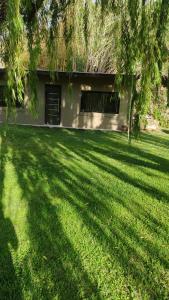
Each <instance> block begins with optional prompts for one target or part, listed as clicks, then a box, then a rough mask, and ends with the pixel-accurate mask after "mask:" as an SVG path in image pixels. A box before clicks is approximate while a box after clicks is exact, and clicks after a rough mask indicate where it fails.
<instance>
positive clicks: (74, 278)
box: [10, 133, 101, 300]
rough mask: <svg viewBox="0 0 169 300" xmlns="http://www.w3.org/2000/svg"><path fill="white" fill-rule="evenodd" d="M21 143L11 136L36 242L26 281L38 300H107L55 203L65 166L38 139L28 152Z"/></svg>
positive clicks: (25, 141)
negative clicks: (83, 261) (59, 172)
mask: <svg viewBox="0 0 169 300" xmlns="http://www.w3.org/2000/svg"><path fill="white" fill-rule="evenodd" d="M20 137H21V136H20ZM17 138H19V135H18V136H17ZM17 138H16V136H15V134H14V135H12V133H11V135H10V146H11V148H13V156H12V157H13V158H12V163H13V165H14V166H15V169H16V173H17V179H18V183H19V185H20V187H21V188H22V190H23V193H22V198H23V199H25V201H26V202H27V207H28V210H27V222H28V223H27V228H28V235H29V240H30V251H29V253H28V254H26V257H25V258H24V262H23V263H22V265H23V266H24V270H23V272H22V276H23V277H22V278H21V281H24V280H25V281H26V289H27V290H28V291H29V292H30V293H31V297H32V298H33V299H45V300H46V299H55V298H56V299H63V300H66V299H97V300H99V299H101V298H100V295H99V290H98V287H97V283H96V282H94V280H92V279H91V278H90V277H89V276H88V274H87V272H86V271H85V269H84V267H83V265H82V263H81V260H80V257H79V254H78V253H77V251H76V250H75V249H74V247H73V245H72V244H71V241H70V240H69V239H68V238H67V236H66V235H65V232H64V230H63V228H62V224H61V221H60V217H59V205H57V201H56V203H55V202H54V199H55V198H56V192H55V188H56V186H55V184H54V182H53V180H54V179H55V176H58V174H57V170H60V169H61V167H62V165H61V164H60V163H59V160H57V161H52V160H51V159H52V157H50V156H48V154H49V153H46V151H45V152H44V147H46V145H43V144H42V145H41V142H37V141H38V137H32V138H31V137H30V139H28V138H27V137H25V139H24V138H23V137H22V142H23V144H24V149H23V148H22V149H21V148H20V145H19V144H17V142H18V141H19V140H18V141H17ZM28 143H30V147H29V146H28ZM27 146H28V147H27ZM46 150H47V149H46ZM53 203H54V204H53ZM23 273H24V275H23ZM23 285H25V282H23Z"/></svg>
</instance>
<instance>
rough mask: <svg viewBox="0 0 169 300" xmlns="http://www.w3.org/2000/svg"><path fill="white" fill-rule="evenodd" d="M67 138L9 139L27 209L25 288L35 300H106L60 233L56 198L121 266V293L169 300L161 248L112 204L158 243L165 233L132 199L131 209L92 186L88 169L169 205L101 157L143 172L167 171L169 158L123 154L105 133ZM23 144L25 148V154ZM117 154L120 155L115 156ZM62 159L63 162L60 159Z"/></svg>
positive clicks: (22, 135)
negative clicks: (123, 283) (117, 207)
mask: <svg viewBox="0 0 169 300" xmlns="http://www.w3.org/2000/svg"><path fill="white" fill-rule="evenodd" d="M70 132H72V131H56V134H55V131H49V130H44V129H43V130H42V129H39V130H38V129H36V130H34V131H33V130H32V131H31V130H29V129H27V130H25V129H20V128H19V129H16V131H15V132H13V136H12V132H11V136H10V140H11V147H12V148H13V161H12V162H13V164H14V166H15V169H16V172H17V176H18V182H19V184H20V186H21V188H22V190H23V198H24V199H25V201H27V204H28V214H27V220H28V234H29V238H30V244H31V252H30V254H28V257H26V258H25V265H24V268H25V270H27V272H28V273H29V274H28V278H29V280H28V281H27V285H28V288H29V289H30V290H32V295H33V297H35V298H39V299H53V298H54V297H56V296H58V299H104V298H102V297H101V296H100V292H99V288H98V282H97V280H96V279H93V277H92V275H91V274H92V273H93V270H91V273H90V274H89V273H87V272H86V271H85V270H84V267H83V264H82V262H81V258H80V256H79V254H78V253H77V250H75V249H74V247H73V245H72V243H71V240H69V239H68V237H67V236H66V234H65V232H64V229H63V227H62V222H61V220H60V212H59V210H60V205H59V204H58V205H57V199H60V201H61V202H62V201H64V202H67V203H68V204H69V205H70V207H72V208H73V209H74V210H75V211H76V212H77V214H78V216H79V218H80V219H81V220H82V221H83V223H84V224H85V226H86V227H87V228H88V230H89V232H90V233H91V234H92V236H93V239H96V240H97V241H98V243H99V244H100V245H101V246H102V247H103V249H104V251H105V253H107V254H109V256H110V261H111V263H112V262H113V261H114V260H116V261H117V263H118V264H119V265H120V267H121V268H122V270H123V272H124V275H125V277H126V286H125V289H126V292H127V293H128V295H129V296H131V293H132V289H133V288H135V289H136V290H137V291H141V292H140V293H141V295H143V296H145V295H146V296H147V298H148V299H165V297H166V299H167V295H168V294H167V293H168V291H167V287H165V285H164V282H161V273H160V272H159V273H158V270H157V265H158V264H155V263H157V262H159V264H160V266H162V268H163V269H164V270H165V269H167V268H168V267H169V266H168V261H167V259H166V258H165V255H163V252H162V251H161V249H160V248H159V244H158V243H156V241H155V238H153V240H149V239H146V238H143V239H142V238H141V237H140V234H139V232H138V231H137V230H136V227H134V226H133V223H131V224H130V223H129V222H127V220H126V219H123V218H121V217H120V215H118V214H117V213H116V211H114V210H113V209H112V204H113V203H118V204H119V205H121V206H122V207H123V208H124V209H125V210H126V211H128V213H129V214H130V215H132V216H133V218H134V219H135V220H137V219H138V220H139V221H140V223H141V224H142V226H144V227H146V228H148V230H149V233H150V235H155V236H156V237H157V239H158V234H160V235H162V236H163V238H165V235H166V236H167V227H166V226H165V224H164V223H162V222H160V220H158V218H155V217H154V216H153V215H152V214H151V212H150V211H148V210H146V209H145V208H144V206H143V205H141V204H139V203H138V201H135V200H134V196H133V197H132V199H131V203H130V202H127V201H125V199H124V198H122V197H120V196H119V195H118V192H117V191H116V190H113V189H112V190H111V191H109V190H107V189H106V188H105V187H104V186H102V185H100V183H99V181H98V182H95V183H94V186H93V182H92V179H91V178H92V177H93V176H94V177H95V176H96V174H92V172H93V171H92V170H90V165H93V166H95V168H97V169H98V170H99V173H100V174H102V172H103V173H107V174H109V175H110V176H112V178H116V179H118V180H120V181H121V182H122V183H123V182H124V183H127V184H128V185H130V186H132V187H133V188H135V189H139V190H140V191H142V192H143V193H145V194H146V195H149V196H152V197H154V198H155V199H160V198H162V199H163V200H164V199H167V198H166V197H167V196H168V194H167V193H161V191H159V190H157V189H155V188H152V187H151V186H150V185H148V184H146V185H145V183H142V182H137V180H134V179H133V177H131V176H129V175H128V174H127V173H126V172H124V171H121V170H120V169H119V168H117V167H116V166H115V165H112V164H110V162H109V161H106V160H103V157H104V156H105V157H106V156H107V157H109V159H111V157H113V159H115V160H117V161H122V162H125V163H126V164H133V165H135V166H137V165H138V166H144V164H145V159H147V161H148V163H146V167H147V168H150V169H153V170H157V171H159V170H160V171H161V172H164V173H165V172H166V163H167V159H161V161H159V160H160V158H159V159H158V156H156V155H153V154H148V153H146V152H145V151H141V150H138V149H137V148H134V147H133V148H132V151H130V152H128V150H129V149H131V148H129V147H128V146H127V145H125V144H123V143H120V142H119V141H118V140H109V138H106V137H107V136H106V137H105V136H104V135H103V134H102V133H99V134H98V133H97V134H96V135H94V134H93V133H89V132H88V133H78V132H77V133H72V134H70ZM20 140H22V143H23V144H24V148H22V149H21V148H20V143H19V141H20ZM100 144H101V145H100ZM115 149H118V154H117V153H116V152H115ZM120 151H121V152H120ZM131 152H132V153H131ZM132 154H133V157H131V155H132ZM136 154H139V159H138V158H136V157H134V155H136ZM99 155H100V156H99ZM61 156H62V158H63V157H64V159H65V161H64V159H62V161H61ZM101 156H102V157H101ZM82 161H83V165H82ZM84 162H85V163H86V166H85V165H84ZM105 162H106V163H105ZM154 162H155V163H156V165H155V164H154ZM106 199H107V200H106ZM54 200H55V201H54ZM166 202H167V201H166ZM147 220H149V222H148V223H147ZM74 230H75V229H74ZM74 234H76V231H74ZM88 246H89V247H90V245H88ZM28 262H30V263H28ZM111 266H112V264H111ZM91 278H92V279H91ZM128 278H130V280H131V281H130V282H129V279H128ZM105 280H106V279H105ZM132 284H133V286H132Z"/></svg>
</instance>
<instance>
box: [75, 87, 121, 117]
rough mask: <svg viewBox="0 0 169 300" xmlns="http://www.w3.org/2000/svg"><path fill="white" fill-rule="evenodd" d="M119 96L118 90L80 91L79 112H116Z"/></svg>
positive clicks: (118, 105)
mask: <svg viewBox="0 0 169 300" xmlns="http://www.w3.org/2000/svg"><path fill="white" fill-rule="evenodd" d="M119 108H120V98H119V93H118V92H95V91H82V92H81V107H80V111H81V112H97V113H108V114H118V113H119Z"/></svg>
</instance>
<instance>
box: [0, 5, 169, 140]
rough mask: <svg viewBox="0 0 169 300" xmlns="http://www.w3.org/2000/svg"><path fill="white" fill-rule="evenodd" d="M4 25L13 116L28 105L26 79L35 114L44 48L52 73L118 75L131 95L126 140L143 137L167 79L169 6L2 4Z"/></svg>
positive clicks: (1, 36)
mask: <svg viewBox="0 0 169 300" xmlns="http://www.w3.org/2000/svg"><path fill="white" fill-rule="evenodd" d="M0 21H1V22H0V44H1V60H2V61H3V63H4V65H5V66H6V69H7V86H8V97H7V99H8V100H7V101H8V106H9V108H10V107H11V104H12V102H15V101H16V98H17V99H19V101H23V99H22V95H23V93H22V91H23V89H24V80H23V79H24V78H26V79H27V80H28V83H29V86H30V91H31V101H30V103H31V107H32V111H34V110H35V106H36V99H37V97H36V69H37V66H38V61H39V58H40V56H41V52H42V51H44V47H45V51H46V53H47V57H48V58H49V67H50V69H51V70H52V69H58V70H59V69H62V70H80V71H82V70H84V71H85V70H87V71H100V70H101V71H104V72H117V73H118V74H119V76H117V78H118V79H120V80H118V84H119V83H120V82H121V84H123V85H124V84H125V85H127V88H128V89H129V90H130V101H129V106H128V107H129V109H128V124H129V126H128V128H129V131H128V134H129V138H130V133H131V130H132V128H133V129H134V131H135V132H136V133H138V132H139V130H140V125H141V123H142V122H144V121H145V116H146V114H147V113H148V111H149V108H150V105H151V101H152V98H153V96H154V95H153V94H154V92H156V97H158V91H159V87H160V85H161V83H162V78H163V75H166V78H168V77H167V74H168V72H169V71H166V70H169V66H168V64H169V54H168V53H169V49H168V45H167V38H166V37H167V36H168V30H169V27H168V22H169V3H168V0H132V1H131V0H95V1H93V0H3V1H2V0H1V4H0ZM25 51H26V52H27V53H28V60H27V63H26V64H25V62H24V58H23V53H24V52H25ZM123 74H125V75H126V77H125V78H126V80H125V82H124V81H122V80H121V78H124V77H123V76H121V75H123ZM133 113H134V120H133Z"/></svg>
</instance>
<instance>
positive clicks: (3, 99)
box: [0, 85, 6, 107]
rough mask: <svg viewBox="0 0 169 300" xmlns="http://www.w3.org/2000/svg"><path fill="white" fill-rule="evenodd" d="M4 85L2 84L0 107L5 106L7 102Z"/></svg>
mask: <svg viewBox="0 0 169 300" xmlns="http://www.w3.org/2000/svg"><path fill="white" fill-rule="evenodd" d="M4 88H5V87H4V86H3V85H0V107H5V106H6V102H5V96H4Z"/></svg>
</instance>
